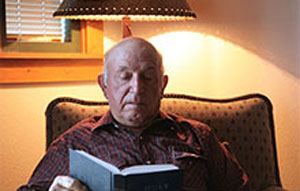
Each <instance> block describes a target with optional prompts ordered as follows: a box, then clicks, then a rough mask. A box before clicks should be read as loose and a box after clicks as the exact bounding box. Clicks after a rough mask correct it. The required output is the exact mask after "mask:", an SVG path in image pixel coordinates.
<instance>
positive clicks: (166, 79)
mask: <svg viewBox="0 0 300 191" xmlns="http://www.w3.org/2000/svg"><path fill="white" fill-rule="evenodd" d="M168 82H169V76H168V75H164V76H163V80H162V90H161V94H162V96H163V94H164V91H165V88H166V87H167V84H168Z"/></svg>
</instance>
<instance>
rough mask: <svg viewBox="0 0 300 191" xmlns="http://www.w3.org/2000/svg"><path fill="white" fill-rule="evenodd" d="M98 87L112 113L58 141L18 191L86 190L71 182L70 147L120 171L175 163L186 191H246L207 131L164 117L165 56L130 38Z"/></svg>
mask: <svg viewBox="0 0 300 191" xmlns="http://www.w3.org/2000/svg"><path fill="white" fill-rule="evenodd" d="M98 82H99V84H100V86H101V88H102V90H103V93H104V95H105V97H106V98H107V100H108V102H109V107H110V110H109V111H108V112H107V113H106V114H104V115H103V116H97V117H93V118H89V119H86V120H84V121H82V122H80V123H78V124H76V125H75V126H74V127H72V128H71V129H70V130H68V131H67V132H66V133H64V134H63V135H62V136H60V137H59V138H58V139H57V140H55V141H54V142H53V143H52V145H51V147H50V148H49V149H48V151H47V153H46V155H45V156H44V158H43V159H42V161H41V162H40V164H39V165H38V167H37V168H36V170H35V171H34V173H33V175H32V177H31V179H30V180H29V183H28V184H27V185H24V186H22V187H20V188H19V191H21V190H32V189H35V190H48V189H49V190H51V191H54V190H56V191H58V190H77V191H81V190H86V187H85V186H84V185H82V184H81V183H80V182H79V181H78V180H75V179H73V178H72V177H70V176H69V168H68V165H69V164H68V148H73V149H80V150H84V151H86V152H88V153H90V154H92V155H94V156H96V157H99V158H101V159H102V160H105V161H107V162H109V163H112V164H114V165H115V166H117V167H119V168H125V167H128V166H132V165H137V164H161V163H172V164H176V165H177V166H179V167H180V168H182V169H184V179H183V188H182V189H183V190H184V191H242V190H248V187H247V176H246V174H245V173H244V171H243V170H242V169H241V167H240V166H239V164H238V163H237V161H236V160H235V159H234V158H233V157H232V156H231V155H230V154H229V152H228V151H227V150H226V149H225V148H224V147H223V146H222V145H221V144H220V143H219V142H218V140H217V139H216V136H215V134H214V133H213V132H212V130H211V129H210V128H209V127H208V126H206V125H205V124H202V123H200V122H196V121H193V120H188V119H184V118H182V117H180V116H176V115H172V114H166V113H163V112H161V111H159V108H160V101H161V98H162V95H163V92H164V89H165V87H166V85H167V83H168V77H167V76H166V75H164V70H163V66H162V57H161V55H160V54H159V53H158V52H157V50H156V49H155V48H154V47H153V46H152V45H151V44H150V43H149V42H147V41H145V40H143V39H141V38H127V39H125V40H123V41H121V42H120V43H118V44H117V45H116V46H114V47H113V48H112V49H111V50H110V51H109V52H108V53H107V54H106V56H105V67H104V74H103V75H99V77H98Z"/></svg>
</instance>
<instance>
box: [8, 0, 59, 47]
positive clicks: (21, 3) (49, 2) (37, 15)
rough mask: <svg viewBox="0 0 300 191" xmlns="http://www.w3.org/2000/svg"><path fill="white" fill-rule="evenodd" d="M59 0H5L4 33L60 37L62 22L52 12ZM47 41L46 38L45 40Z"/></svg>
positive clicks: (22, 36) (21, 35) (20, 35)
mask: <svg viewBox="0 0 300 191" xmlns="http://www.w3.org/2000/svg"><path fill="white" fill-rule="evenodd" d="M60 1H61V0H5V9H6V34H7V36H14V37H15V38H17V40H21V39H23V38H24V37H26V36H27V38H28V36H31V37H33V36H34V37H41V36H42V37H55V38H59V39H60V38H61V37H62V34H63V23H62V22H61V20H60V19H54V18H53V16H52V14H53V12H54V11H55V10H56V9H57V8H58V6H59V4H60ZM46 41H47V40H46Z"/></svg>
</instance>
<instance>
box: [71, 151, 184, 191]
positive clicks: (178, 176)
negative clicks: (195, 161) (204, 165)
mask: <svg viewBox="0 0 300 191" xmlns="http://www.w3.org/2000/svg"><path fill="white" fill-rule="evenodd" d="M69 162H70V175H71V176H72V177H74V178H76V179H78V180H80V181H81V182H83V183H84V184H85V185H87V186H88V187H89V189H90V190H91V191H180V190H181V183H182V170H180V169H179V168H178V167H177V166H175V165H172V164H155V165H136V166H131V167H128V168H125V169H122V170H120V169H118V168H117V167H116V166H114V165H112V164H110V163H107V162H105V161H103V160H101V159H99V158H97V157H95V156H92V155H90V154H88V153H86V152H84V151H80V150H72V149H69Z"/></svg>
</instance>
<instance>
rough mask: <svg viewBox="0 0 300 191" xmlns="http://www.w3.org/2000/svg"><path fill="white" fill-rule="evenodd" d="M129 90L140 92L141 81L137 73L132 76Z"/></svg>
mask: <svg viewBox="0 0 300 191" xmlns="http://www.w3.org/2000/svg"><path fill="white" fill-rule="evenodd" d="M131 90H132V91H133V92H135V93H140V92H141V91H142V90H143V81H142V79H141V77H140V76H139V75H138V74H135V75H133V76H132V79H131Z"/></svg>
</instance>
